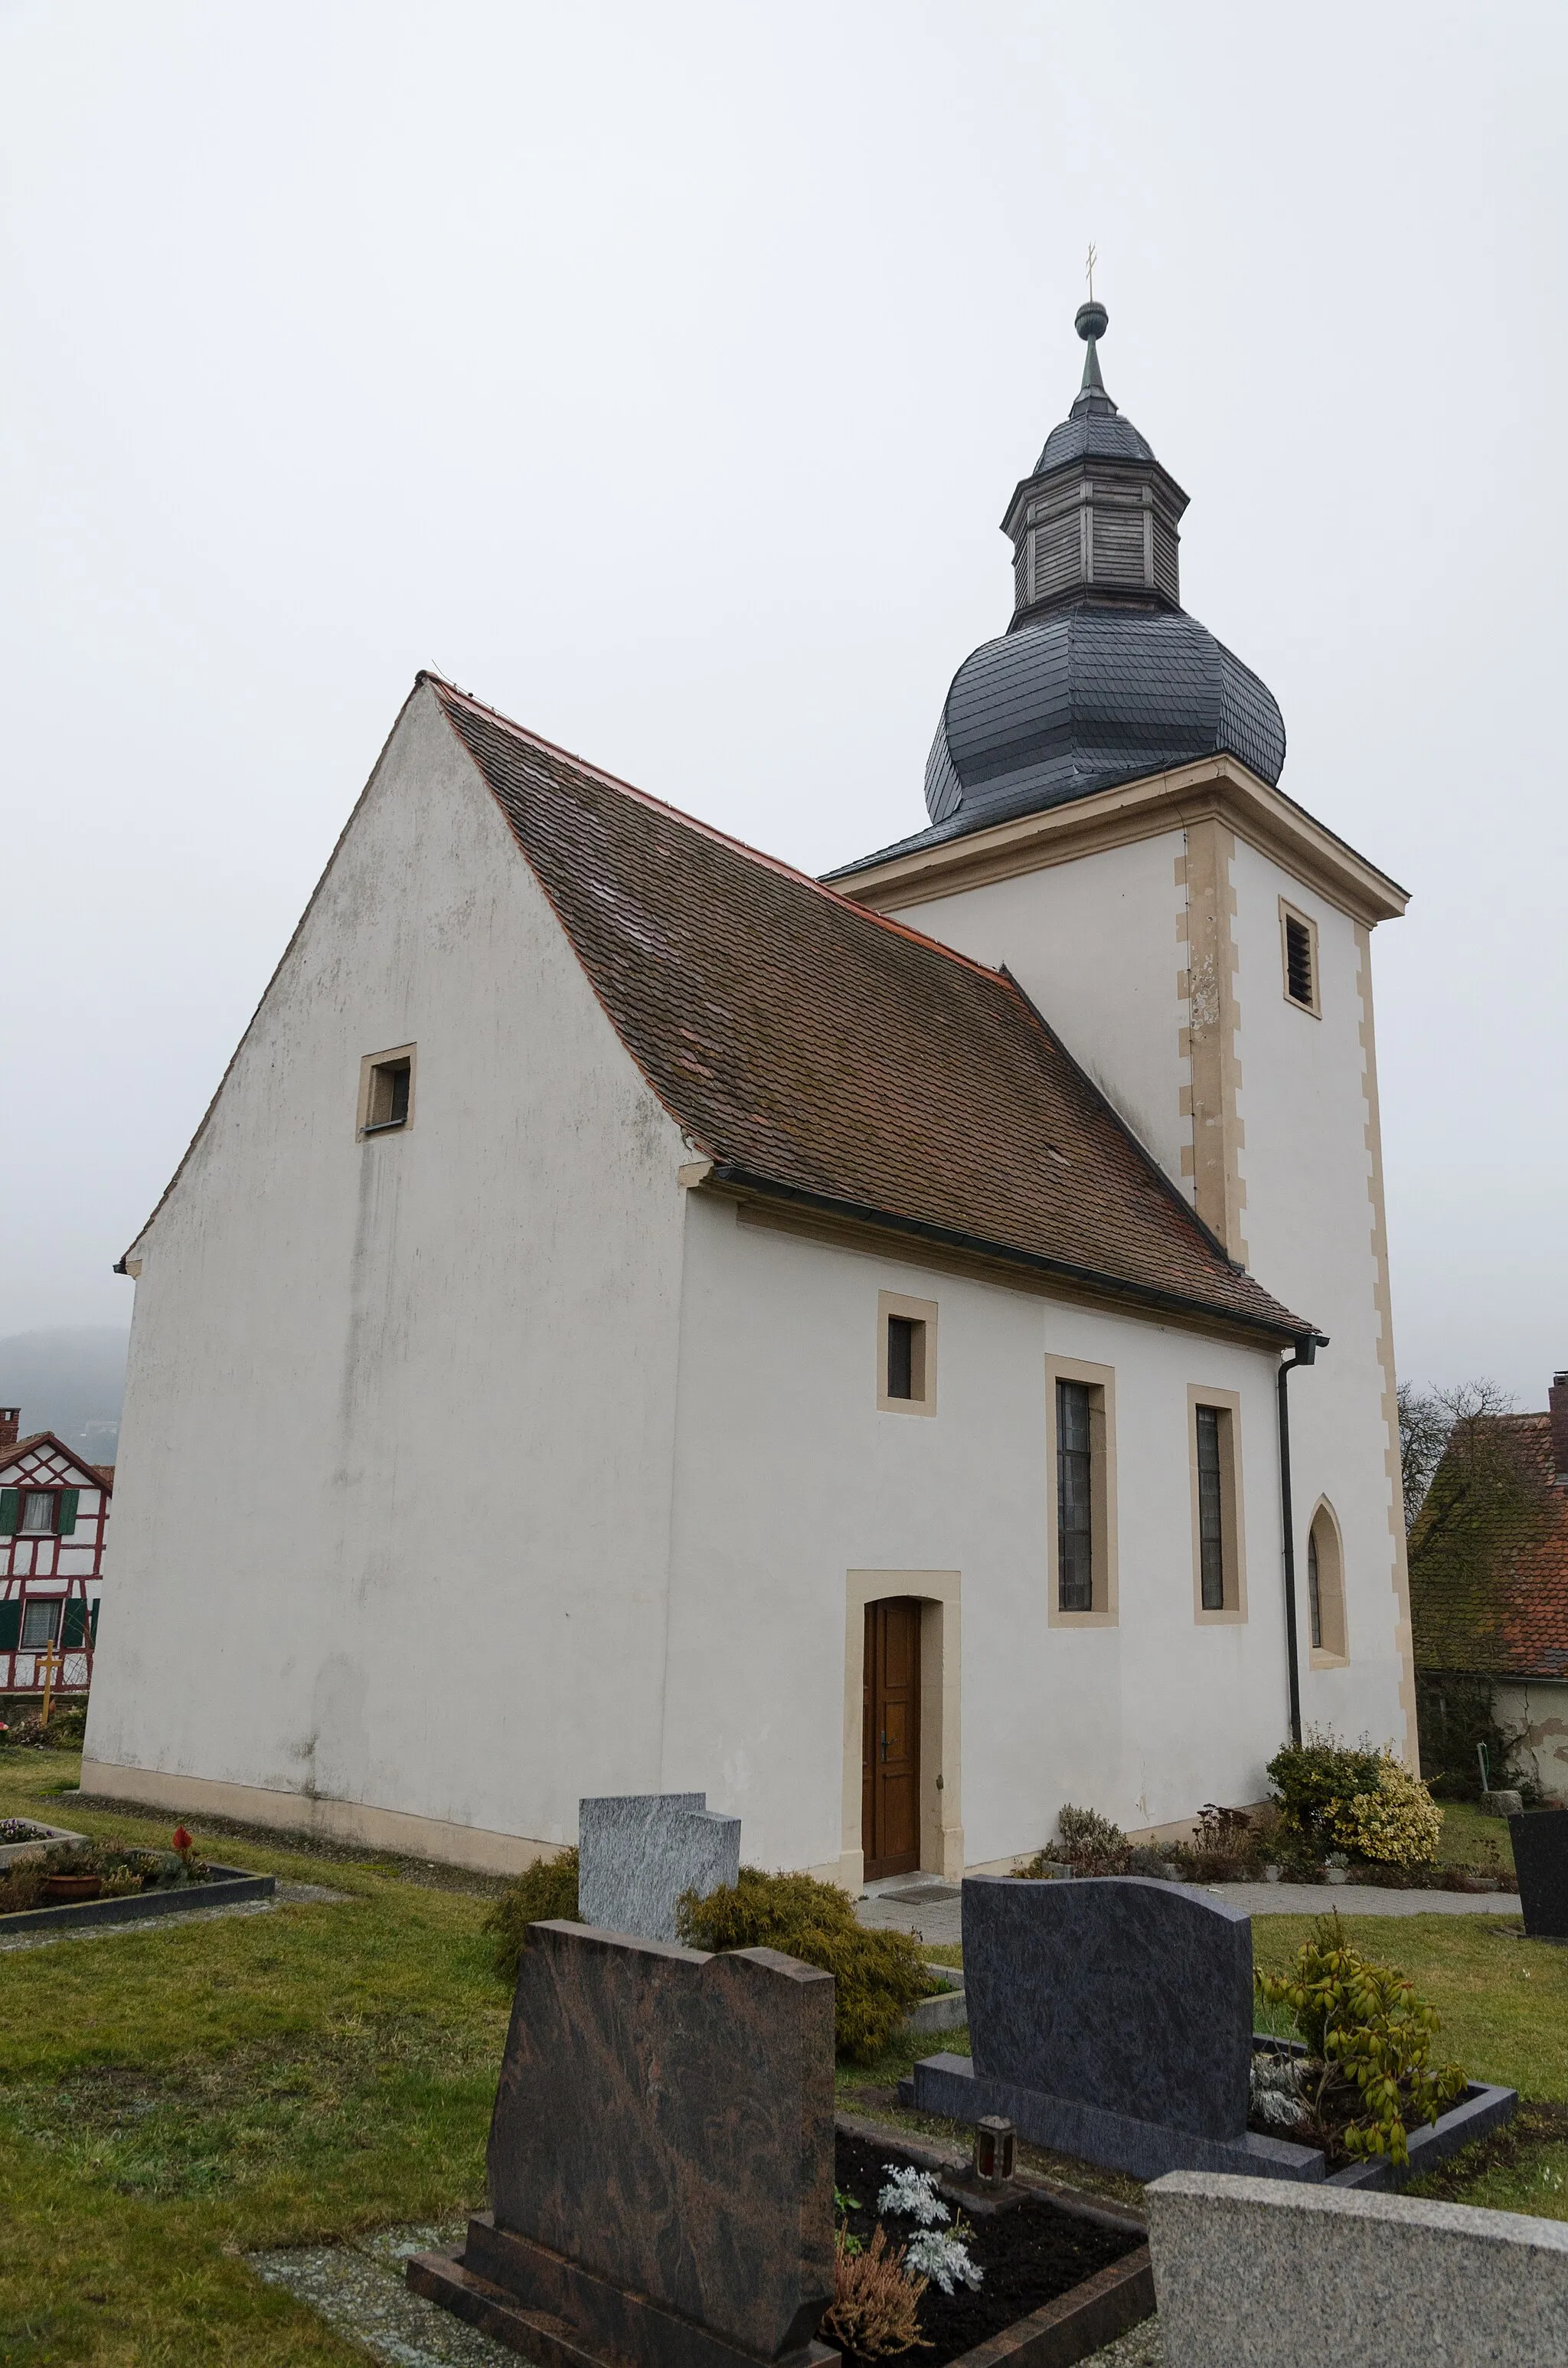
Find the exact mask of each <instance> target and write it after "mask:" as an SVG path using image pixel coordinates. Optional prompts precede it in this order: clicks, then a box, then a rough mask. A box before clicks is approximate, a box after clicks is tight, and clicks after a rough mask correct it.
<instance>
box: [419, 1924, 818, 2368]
mask: <svg viewBox="0 0 1568 2368" xmlns="http://www.w3.org/2000/svg"><path fill="white" fill-rule="evenodd" d="M490 2200H491V2205H492V2210H491V2211H490V2212H488V2213H485V2214H481V2215H480V2216H478V2217H476V2218H474V2219H473V2220H471V2221H470V2223H469V2229H468V2237H467V2241H466V2243H465V2244H464V2245H463V2246H462V2248H460V2250H459V2251H458V2252H456V2253H453V2254H446V2253H426V2254H421V2255H418V2256H417V2257H416V2258H415V2260H411V2261H410V2263H409V2265H408V2276H409V2282H410V2283H411V2284H412V2285H414V2286H415V2288H416V2289H417V2290H418V2291H419V2292H420V2293H421V2294H428V2295H430V2296H431V2298H432V2299H433V2300H435V2301H437V2302H441V2303H444V2304H446V2305H447V2306H448V2307H449V2308H450V2309H452V2310H455V2311H458V2312H460V2314H461V2316H462V2317H464V2318H466V2319H469V2320H470V2321H472V2323H473V2324H474V2325H475V2326H478V2327H483V2328H484V2329H485V2331H486V2332H487V2333H488V2334H490V2335H493V2336H495V2337H496V2338H498V2340H500V2341H502V2342H504V2343H507V2344H510V2345H511V2346H512V2348H513V2349H514V2350H517V2351H526V2352H528V2354H529V2356H530V2357H531V2358H533V2359H534V2360H536V2361H538V2362H540V2363H542V2368H586V2363H589V2362H593V2363H603V2362H617V2363H626V2362H631V2363H634V2368H736V2363H737V2362H739V2361H742V2360H745V2361H749V2362H776V2363H780V2368H783V2364H784V2363H788V2364H789V2368H795V2363H801V2368H805V2363H807V2362H811V2363H813V2368H826V2363H828V2362H833V2361H835V2359H836V2356H837V2355H836V2354H835V2353H834V2352H832V2351H829V2350H827V2348H826V2347H825V2346H824V2345H822V2344H819V2343H817V2342H815V2341H814V2340H812V2339H813V2331H814V2329H815V2328H816V2324H817V2321H818V2320H819V2319H820V2318H821V2317H822V2314H823V2312H824V2310H825V2309H826V2307H827V2305H828V2303H829V2302H830V2300H831V2299H832V2295H833V1979H832V1976H831V1975H828V1974H824V1973H819V1972H818V1971H817V1969H816V1968H815V1967H814V1966H812V1965H802V1964H799V1963H797V1961H796V1960H795V1959H794V1958H792V1957H785V1956H780V1955H779V1954H778V1952H777V1951H776V1950H773V1949H743V1950H737V1951H736V1952H733V1954H728V1955H724V1956H706V1955H703V1954H702V1953H701V1952H699V1951H697V1950H695V1949H683V1948H678V1947H676V1945H675V1944H674V1943H673V1942H662V1941H633V1940H630V1939H628V1938H627V1937H626V1936H625V1935H624V1934H620V1933H615V1932H601V1931H597V1930H594V1929H593V1928H592V1927H590V1926H585V1925H580V1924H566V1923H546V1924H535V1925H533V1926H532V1927H530V1930H529V1945H528V1947H527V1948H526V1949H525V1950H524V1952H523V1956H522V1963H521V1965H520V1966H519V1968H518V1973H517V1997H516V1998H515V2000H514V2002H513V2007H512V2022H511V2028H510V2030H509V2032H507V2036H506V2059H505V2062H504V2064H503V2066H502V2071H501V2086H500V2090H499V2093H498V2094H497V2097H496V2100H495V2112H494V2119H493V2121H492V2123H491V2127H490Z"/></svg>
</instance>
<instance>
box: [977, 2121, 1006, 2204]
mask: <svg viewBox="0 0 1568 2368" xmlns="http://www.w3.org/2000/svg"><path fill="white" fill-rule="evenodd" d="M1013 2150H1014V2133H1013V2124H1012V2123H1011V2122H1009V2121H1006V2120H1005V2119H1004V2118H1003V2116H1002V2115H1001V2114H1000V2113H983V2114H982V2115H981V2117H980V2119H979V2121H978V2122H976V2123H975V2125H974V2175H975V2177H976V2179H977V2180H979V2181H980V2183H981V2185H982V2186H983V2187H1005V2186H1006V2183H1007V2181H1008V2180H1010V2179H1011V2178H1012V2176H1013Z"/></svg>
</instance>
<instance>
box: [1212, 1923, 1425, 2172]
mask: <svg viewBox="0 0 1568 2368" xmlns="http://www.w3.org/2000/svg"><path fill="white" fill-rule="evenodd" d="M1254 1979H1255V1981H1256V1987H1257V1995H1258V1998H1259V2000H1260V2001H1261V2003H1262V2004H1263V2005H1264V2006H1265V2007H1266V2008H1267V2007H1272V2008H1275V2009H1284V2010H1285V2011H1286V2012H1287V2013H1288V2014H1289V2017H1290V2027H1291V2029H1292V2031H1293V2032H1294V2033H1295V2034H1296V2036H1295V2041H1294V2044H1293V2046H1292V2045H1290V2044H1288V2045H1286V2046H1282V2047H1281V2048H1280V2049H1279V2050H1278V2052H1273V2051H1270V2050H1267V2049H1263V2050H1260V2052H1259V2053H1258V2054H1257V2055H1256V2057H1255V2059H1254V2064H1253V2079H1252V2113H1251V2117H1250V2123H1249V2125H1250V2127H1251V2128H1253V2129H1254V2130H1256V2132H1258V2134H1259V2135H1262V2136H1265V2137H1274V2138H1288V2139H1290V2140H1291V2141H1292V2142H1293V2143H1295V2144H1297V2145H1301V2146H1321V2147H1322V2149H1323V2151H1324V2156H1325V2157H1326V2158H1327V2162H1328V2165H1329V2168H1330V2170H1331V2171H1333V2170H1336V2169H1344V2168H1345V2166H1346V2164H1349V2163H1354V2162H1358V2161H1364V2160H1366V2159H1367V2158H1368V2157H1371V2156H1379V2155H1381V2156H1386V2157H1388V2159H1389V2161H1390V2163H1391V2164H1392V2165H1393V2166H1395V2167H1396V2168H1399V2169H1404V2168H1406V2167H1407V2166H1408V2164H1409V2161H1410V2134H1411V2132H1412V2131H1413V2130H1415V2129H1416V2128H1417V2127H1419V2126H1423V2125H1424V2126H1426V2127H1434V2126H1435V2125H1436V2124H1437V2122H1438V2121H1439V2119H1440V2118H1441V2116H1442V2115H1443V2114H1444V2113H1445V2112H1447V2111H1448V2110H1449V2107H1450V2106H1452V2105H1454V2104H1456V2103H1457V2102H1458V2101H1459V2100H1460V2098H1462V2097H1463V2096H1465V2095H1466V2093H1467V2091H1468V2089H1469V2087H1470V2083H1469V2080H1468V2078H1467V2076H1466V2074H1465V2072H1464V2070H1463V2069H1462V2067H1461V2066H1460V2065H1458V2064H1444V2063H1441V2062H1437V2061H1435V2060H1434V2052H1435V2044H1436V2041H1437V2034H1438V2032H1439V2030H1440V2028H1441V2023H1440V2021H1439V2018H1438V2015H1437V2009H1435V2008H1434V2007H1432V2006H1430V2005H1429V2004H1427V2003H1426V2001H1425V2000H1424V1999H1422V1998H1417V1996H1416V1994H1415V1984H1414V1983H1413V1982H1411V1981H1409V1980H1407V1979H1406V1977H1405V1975H1403V1973H1401V1972H1400V1971H1399V1970H1398V1968H1397V1967H1395V1966H1392V1965H1381V1964H1376V1963H1374V1962H1373V1961H1372V1960H1370V1959H1369V1958H1368V1957H1367V1956H1365V1955H1364V1954H1363V1953H1362V1952H1361V1951H1360V1950H1359V1949H1358V1948H1357V1947H1356V1946H1355V1945H1354V1943H1353V1942H1352V1941H1351V1938H1350V1935H1349V1933H1348V1932H1347V1931H1346V1929H1345V1926H1344V1925H1343V1924H1342V1922H1341V1921H1340V1919H1339V1918H1338V1917H1337V1916H1324V1917H1322V1918H1319V1920H1318V1922H1317V1923H1316V1925H1315V1926H1314V1927H1313V1930H1312V1938H1311V1940H1309V1941H1306V1942H1305V1943H1304V1944H1303V1946H1302V1947H1301V1951H1300V1952H1299V1954H1298V1956H1297V1959H1296V1963H1295V1964H1294V1965H1293V1966H1292V1967H1291V1968H1290V1970H1289V1971H1288V1972H1286V1973H1281V1974H1270V1973H1265V1972H1264V1971H1263V1970H1262V1969H1261V1968H1259V1970H1258V1971H1257V1972H1256V1975H1255V1976H1254ZM1298 2051H1299V2052H1298Z"/></svg>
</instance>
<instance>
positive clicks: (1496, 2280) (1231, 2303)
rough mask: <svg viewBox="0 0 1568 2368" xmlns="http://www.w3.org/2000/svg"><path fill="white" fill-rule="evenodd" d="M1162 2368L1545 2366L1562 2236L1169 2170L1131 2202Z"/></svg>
mask: <svg viewBox="0 0 1568 2368" xmlns="http://www.w3.org/2000/svg"><path fill="white" fill-rule="evenodd" d="M1144 2202H1145V2204H1146V2206H1147V2209H1148V2214H1149V2242H1150V2247H1151V2249H1152V2252H1153V2263H1154V2289H1155V2293H1156V2294H1157V2295H1158V2298H1159V2306H1160V2331H1161V2335H1162V2338H1163V2340H1164V2344H1165V2368H1213V2363H1215V2362H1221V2361H1222V2362H1224V2368H1323V2363H1324V2362H1325V2361H1346V2362H1350V2361H1368V2362H1370V2361H1376V2362H1377V2363H1378V2368H1551V2363H1555V2362H1561V2361H1562V2360H1563V2359H1564V2357H1568V2225H1564V2224H1563V2223H1562V2222H1561V2221H1556V2220H1535V2219H1526V2218H1524V2217H1523V2216H1522V2215H1520V2214H1517V2213H1512V2212H1481V2211H1475V2210H1472V2209H1471V2207H1470V2206H1469V2205H1467V2204H1463V2203H1426V2202H1425V2201H1418V2200H1417V2199H1415V2197H1413V2196H1407V2195H1369V2194H1355V2193H1346V2191H1345V2190H1344V2189H1343V2188H1338V2187H1328V2186H1325V2187H1301V2186H1291V2185H1288V2184H1286V2183H1283V2182H1280V2181H1277V2180H1264V2179H1233V2178H1225V2177H1221V2176H1216V2175H1214V2174H1212V2173H1204V2172H1199V2171H1177V2172H1176V2173H1174V2174H1172V2175H1171V2176H1169V2177H1167V2178H1164V2179H1160V2180H1155V2181H1154V2183H1153V2186H1151V2187H1150V2188H1149V2190H1148V2192H1147V2194H1146V2196H1145V2198H1144Z"/></svg>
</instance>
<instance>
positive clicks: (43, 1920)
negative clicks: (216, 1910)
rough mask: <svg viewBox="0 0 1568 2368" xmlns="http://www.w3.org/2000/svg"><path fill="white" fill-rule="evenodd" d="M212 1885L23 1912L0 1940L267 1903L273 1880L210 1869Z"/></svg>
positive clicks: (4, 1927) (4, 1919)
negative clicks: (243, 1902)
mask: <svg viewBox="0 0 1568 2368" xmlns="http://www.w3.org/2000/svg"><path fill="white" fill-rule="evenodd" d="M211 1875H212V1880H210V1881H209V1882H206V1883H190V1884H181V1885H180V1886H179V1887H178V1888H177V1889H176V1890H172V1891H133V1892H131V1894H130V1895H129V1896H127V1897H126V1898H124V1899H78V1900H75V1901H67V1902H66V1903H64V1904H63V1905H62V1906H61V1907H27V1908H24V1909H23V1910H22V1912H21V1913H20V1914H19V1915H13V1916H0V1940H10V1939H12V1938H13V1937H15V1938H16V1939H17V1940H21V1939H23V1938H25V1937H27V1936H29V1935H30V1934H32V1933H34V1932H60V1931H69V1930H74V1929H79V1928H80V1927H81V1926H83V1925H87V1926H91V1925H95V1924H100V1925H113V1924H140V1923H143V1922H144V1921H145V1920H146V1918H148V1917H150V1916H188V1915H191V1914H193V1913H194V1912H195V1910H196V1909H197V1908H199V1907H228V1906H230V1905H231V1903H235V1904H237V1903H238V1902H239V1901H241V1900H244V1899H270V1898H271V1897H272V1896H273V1895H274V1894H275V1893H276V1891H277V1889H278V1877H277V1876H276V1875H275V1874H252V1873H249V1872H248V1871H247V1870H246V1869H245V1868H244V1867H243V1866H219V1865H217V1864H216V1863H215V1862H214V1863H213V1864H212V1867H211Z"/></svg>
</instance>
